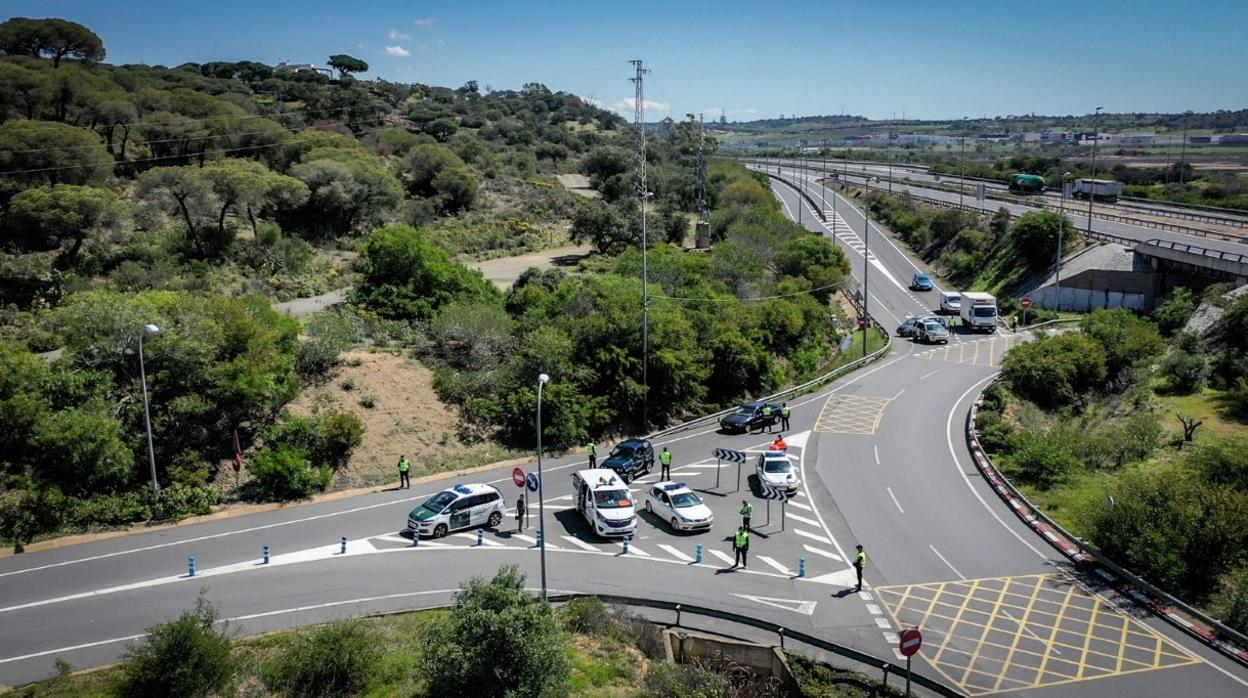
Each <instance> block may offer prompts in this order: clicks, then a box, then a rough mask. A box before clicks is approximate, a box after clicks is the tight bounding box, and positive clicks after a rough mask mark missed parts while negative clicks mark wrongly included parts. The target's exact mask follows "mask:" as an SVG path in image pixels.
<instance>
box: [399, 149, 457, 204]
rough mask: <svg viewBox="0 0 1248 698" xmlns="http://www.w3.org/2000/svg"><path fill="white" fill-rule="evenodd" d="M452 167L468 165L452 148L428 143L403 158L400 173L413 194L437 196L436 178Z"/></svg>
mask: <svg viewBox="0 0 1248 698" xmlns="http://www.w3.org/2000/svg"><path fill="white" fill-rule="evenodd" d="M452 167H466V165H464V161H463V160H460V159H459V156H458V155H456V154H455V153H454V152H452V151H451V149H450V148H447V147H446V146H444V145H435V144H432V143H427V144H423V145H418V146H416V147H415V148H412V149H411V150H409V151H408V153H407V157H405V158H403V162H402V163H401V164H400V166H399V173H400V176H401V177H402V178H403V179H404V181H405V182H406V184H407V188H408V191H410V192H411V193H412V194H415V195H417V196H437V194H438V192H437V189H436V188H435V187H434V186H433V180H434V178H435V177H437V176H438V174H439V173H441V172H442V170H445V169H448V168H452Z"/></svg>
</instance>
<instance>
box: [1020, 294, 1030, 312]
mask: <svg viewBox="0 0 1248 698" xmlns="http://www.w3.org/2000/svg"><path fill="white" fill-rule="evenodd" d="M1018 304H1019V305H1020V306H1022V308H1023V310H1026V309H1028V308H1030V307H1031V299H1030V298H1028V297H1027V296H1023V299H1022V300H1020V301H1019V302H1018Z"/></svg>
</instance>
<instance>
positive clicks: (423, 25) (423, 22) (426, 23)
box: [412, 17, 438, 29]
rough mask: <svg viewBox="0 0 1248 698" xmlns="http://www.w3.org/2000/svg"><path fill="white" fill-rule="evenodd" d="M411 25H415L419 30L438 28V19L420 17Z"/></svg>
mask: <svg viewBox="0 0 1248 698" xmlns="http://www.w3.org/2000/svg"><path fill="white" fill-rule="evenodd" d="M412 24H415V25H416V26H417V27H418V28H420V29H433V28H434V27H436V26H438V18H437V17H422V18H420V19H418V20H416V21H415V22H412Z"/></svg>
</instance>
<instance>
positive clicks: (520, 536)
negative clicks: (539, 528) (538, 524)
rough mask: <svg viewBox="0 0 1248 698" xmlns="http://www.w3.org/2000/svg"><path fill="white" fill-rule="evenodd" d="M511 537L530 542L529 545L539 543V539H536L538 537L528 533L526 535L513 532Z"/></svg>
mask: <svg viewBox="0 0 1248 698" xmlns="http://www.w3.org/2000/svg"><path fill="white" fill-rule="evenodd" d="M511 537H512V538H518V539H520V540H522V541H524V542H525V543H528V544H529V545H537V539H536V538H534V537H532V536H526V535H524V534H523V533H513V534H511Z"/></svg>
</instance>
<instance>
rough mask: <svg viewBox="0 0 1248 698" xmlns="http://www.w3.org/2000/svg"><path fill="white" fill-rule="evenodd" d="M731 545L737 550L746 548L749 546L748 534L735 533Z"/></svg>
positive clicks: (743, 532) (744, 532)
mask: <svg viewBox="0 0 1248 698" xmlns="http://www.w3.org/2000/svg"><path fill="white" fill-rule="evenodd" d="M733 544H734V545H735V546H736V547H737V548H738V549H740V548H744V547H746V546H747V545H749V544H750V534H749V533H747V532H746V531H737V534H736V536H734V537H733Z"/></svg>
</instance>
